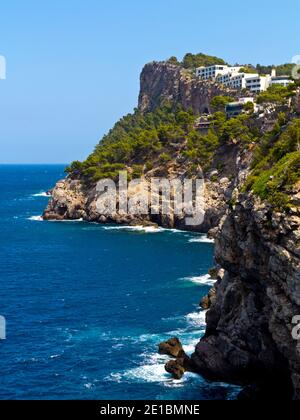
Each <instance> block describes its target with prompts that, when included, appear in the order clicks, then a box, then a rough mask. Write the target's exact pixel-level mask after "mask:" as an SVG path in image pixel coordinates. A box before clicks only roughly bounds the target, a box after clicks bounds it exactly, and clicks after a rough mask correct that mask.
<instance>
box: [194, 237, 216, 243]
mask: <svg viewBox="0 0 300 420" xmlns="http://www.w3.org/2000/svg"><path fill="white" fill-rule="evenodd" d="M189 242H190V243H204V244H213V243H215V240H214V239H211V238H209V237H208V236H206V235H201V236H200V237H198V236H197V237H196V238H191V239H190V240H189Z"/></svg>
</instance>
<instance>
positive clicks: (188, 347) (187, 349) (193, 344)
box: [182, 337, 200, 356]
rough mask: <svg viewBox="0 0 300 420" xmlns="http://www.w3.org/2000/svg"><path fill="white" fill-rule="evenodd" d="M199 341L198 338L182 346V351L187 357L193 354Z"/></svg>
mask: <svg viewBox="0 0 300 420" xmlns="http://www.w3.org/2000/svg"><path fill="white" fill-rule="evenodd" d="M199 341H200V337H199V338H196V339H194V340H192V341H191V342H190V343H189V344H186V345H185V344H183V345H182V347H183V350H184V351H185V352H186V354H187V355H188V356H191V355H192V354H193V353H194V351H195V348H196V345H197V344H198V343H199Z"/></svg>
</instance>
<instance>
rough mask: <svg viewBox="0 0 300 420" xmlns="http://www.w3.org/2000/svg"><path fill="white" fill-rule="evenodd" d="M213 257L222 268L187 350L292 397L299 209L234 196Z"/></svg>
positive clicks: (200, 363)
mask: <svg viewBox="0 0 300 420" xmlns="http://www.w3.org/2000/svg"><path fill="white" fill-rule="evenodd" d="M216 260H217V263H218V264H219V265H220V266H221V267H222V268H223V269H225V270H226V271H225V275H222V276H221V277H220V278H219V280H218V283H217V295H216V299H215V300H214V301H213V304H212V307H211V309H210V310H209V312H208V313H207V332H206V335H205V337H204V338H203V339H202V341H201V342H200V343H199V344H198V346H197V348H196V351H195V353H194V355H193V361H194V363H195V365H196V366H197V370H198V371H199V372H201V373H202V374H205V375H207V376H208V377H210V378H213V379H217V380H225V381H230V382H237V383H242V384H245V383H246V384H247V383H251V382H252V383H255V384H258V385H259V386H260V387H261V388H262V389H263V390H264V392H265V394H268V393H269V394H270V395H273V396H274V395H277V394H278V395H279V396H280V397H281V398H294V399H300V346H299V345H298V347H297V341H295V340H294V339H293V338H292V329H293V328H294V325H292V319H293V317H294V316H295V315H299V314H300V217H299V214H298V213H297V210H296V209H294V214H292V215H290V216H288V217H287V216H286V215H284V214H280V213H274V212H273V211H271V209H270V208H269V207H268V206H267V205H265V204H262V203H261V202H259V201H257V200H254V199H253V197H251V196H250V197H249V196H240V198H239V201H238V203H237V204H236V206H235V208H234V209H232V210H230V211H228V213H227V214H226V216H225V217H224V219H223V223H222V225H221V227H220V229H219V233H218V235H217V240H216Z"/></svg>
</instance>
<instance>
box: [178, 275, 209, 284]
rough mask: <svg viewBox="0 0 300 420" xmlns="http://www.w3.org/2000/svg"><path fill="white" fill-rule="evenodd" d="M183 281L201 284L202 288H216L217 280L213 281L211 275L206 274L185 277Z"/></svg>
mask: <svg viewBox="0 0 300 420" xmlns="http://www.w3.org/2000/svg"><path fill="white" fill-rule="evenodd" d="M182 280H187V281H191V282H192V283H195V284H199V285H201V286H214V284H215V283H216V280H214V279H212V278H211V276H210V275H209V274H205V275H204V276H198V277H197V276H191V277H184V278H183V279H182Z"/></svg>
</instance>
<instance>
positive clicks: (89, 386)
mask: <svg viewBox="0 0 300 420" xmlns="http://www.w3.org/2000/svg"><path fill="white" fill-rule="evenodd" d="M84 387H85V388H86V389H92V388H93V387H94V384H92V383H90V382H89V383H87V384H84Z"/></svg>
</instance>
